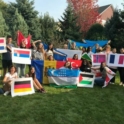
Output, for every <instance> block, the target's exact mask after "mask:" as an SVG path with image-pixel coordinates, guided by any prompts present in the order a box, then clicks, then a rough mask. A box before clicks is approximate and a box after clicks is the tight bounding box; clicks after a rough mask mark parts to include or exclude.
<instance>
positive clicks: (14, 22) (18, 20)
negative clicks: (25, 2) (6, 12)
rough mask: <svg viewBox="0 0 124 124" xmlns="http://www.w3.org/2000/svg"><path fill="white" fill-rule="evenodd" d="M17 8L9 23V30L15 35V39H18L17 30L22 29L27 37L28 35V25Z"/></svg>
mask: <svg viewBox="0 0 124 124" xmlns="http://www.w3.org/2000/svg"><path fill="white" fill-rule="evenodd" d="M13 9H15V12H14V14H13V16H11V18H10V19H9V22H8V25H9V30H10V32H11V35H12V36H13V38H14V39H16V36H17V34H16V33H17V31H18V30H20V31H21V32H22V33H23V34H24V35H25V36H26V37H27V35H28V26H27V24H26V22H25V20H24V18H23V17H22V15H21V14H19V13H18V9H16V8H13Z"/></svg>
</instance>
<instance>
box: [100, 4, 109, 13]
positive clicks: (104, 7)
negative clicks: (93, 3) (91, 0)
mask: <svg viewBox="0 0 124 124" xmlns="http://www.w3.org/2000/svg"><path fill="white" fill-rule="evenodd" d="M109 6H111V4H109V5H105V6H101V7H99V8H98V13H99V14H101V13H102V12H103V11H105V10H106V9H107V8H108V7H109Z"/></svg>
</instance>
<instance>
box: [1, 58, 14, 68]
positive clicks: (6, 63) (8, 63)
mask: <svg viewBox="0 0 124 124" xmlns="http://www.w3.org/2000/svg"><path fill="white" fill-rule="evenodd" d="M2 66H3V68H9V67H10V66H12V60H2Z"/></svg>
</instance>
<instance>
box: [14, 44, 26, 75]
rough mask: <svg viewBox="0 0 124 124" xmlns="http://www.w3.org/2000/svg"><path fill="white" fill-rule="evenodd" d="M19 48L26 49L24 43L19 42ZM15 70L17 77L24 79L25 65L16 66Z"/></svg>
mask: <svg viewBox="0 0 124 124" xmlns="http://www.w3.org/2000/svg"><path fill="white" fill-rule="evenodd" d="M20 48H22V49H26V44H25V42H21V45H20ZM16 68H17V73H18V76H19V77H25V68H26V65H25V64H16Z"/></svg>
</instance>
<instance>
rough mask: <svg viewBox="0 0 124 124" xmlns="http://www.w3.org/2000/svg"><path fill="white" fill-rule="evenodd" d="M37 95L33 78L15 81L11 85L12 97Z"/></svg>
mask: <svg viewBox="0 0 124 124" xmlns="http://www.w3.org/2000/svg"><path fill="white" fill-rule="evenodd" d="M33 93H35V91H34V87H33V81H32V78H18V79H14V80H13V82H12V84H11V95H12V97H14V96H23V95H28V94H33Z"/></svg>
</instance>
